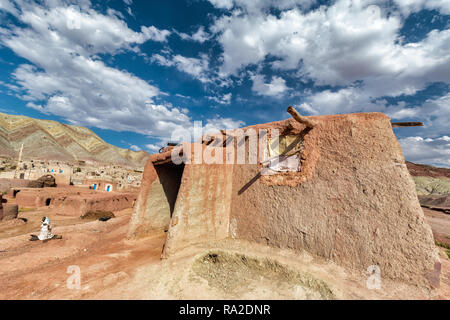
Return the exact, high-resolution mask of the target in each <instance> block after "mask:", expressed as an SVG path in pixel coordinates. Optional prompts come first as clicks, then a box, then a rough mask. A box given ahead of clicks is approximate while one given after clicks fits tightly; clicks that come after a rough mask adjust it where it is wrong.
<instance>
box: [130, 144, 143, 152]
mask: <svg viewBox="0 0 450 320" xmlns="http://www.w3.org/2000/svg"><path fill="white" fill-rule="evenodd" d="M130 149H131V150H133V151H141V150H142V149H141V148H139V147H138V146H136V145H134V144H133V145H131V146H130Z"/></svg>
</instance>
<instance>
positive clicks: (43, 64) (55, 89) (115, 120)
mask: <svg viewBox="0 0 450 320" xmlns="http://www.w3.org/2000/svg"><path fill="white" fill-rule="evenodd" d="M20 9H21V10H20V15H19V16H18V18H19V19H20V21H21V22H22V23H23V24H24V25H25V26H21V27H11V28H12V29H3V30H2V33H1V35H0V41H1V43H2V44H3V45H5V46H7V47H9V48H10V49H12V50H13V51H14V52H15V53H16V54H17V55H19V56H21V57H23V58H25V59H27V60H28V61H30V62H31V63H32V64H23V65H21V66H19V67H18V68H17V69H16V70H15V71H14V72H13V74H12V76H13V79H15V82H16V84H17V87H16V89H15V90H16V93H17V95H18V96H19V97H21V98H22V99H24V100H28V101H29V103H28V104H27V105H28V106H29V107H31V108H34V109H37V110H39V111H41V112H43V113H49V114H54V115H58V116H61V117H63V118H65V119H66V120H67V121H69V122H70V123H72V124H77V125H88V126H94V127H98V128H103V129H112V130H118V131H124V130H127V131H134V132H139V133H143V134H148V135H155V136H165V135H169V134H170V133H171V132H172V131H173V130H174V129H175V128H177V127H183V126H188V125H189V124H190V121H191V120H190V118H189V117H188V116H187V115H186V114H185V112H183V111H182V110H180V109H178V108H175V107H172V106H171V105H169V104H161V103H156V102H155V99H157V98H158V97H159V96H161V94H162V93H161V92H160V90H159V89H158V88H157V87H156V86H154V85H151V84H149V83H148V82H146V81H144V80H142V79H140V78H138V77H136V76H134V75H133V74H131V73H128V72H126V71H122V70H118V69H115V68H112V67H109V66H107V65H106V64H105V63H104V62H103V61H101V60H100V58H99V57H98V56H97V54H101V53H110V54H115V53H117V52H120V51H121V50H130V49H132V47H133V46H135V45H137V44H140V43H143V42H144V41H147V40H149V39H153V40H154V41H164V39H165V36H166V35H167V32H164V30H163V31H161V30H158V29H156V28H155V27H153V26H151V27H142V28H141V32H135V31H133V30H131V29H129V28H128V27H127V25H126V24H125V22H123V21H122V20H121V19H120V18H119V17H118V16H116V15H114V14H113V13H111V12H110V13H109V14H106V15H103V14H100V13H98V12H96V11H94V10H93V9H92V8H90V7H84V8H80V7H66V6H63V5H62V3H60V2H59V1H53V5H52V6H50V7H44V6H39V5H37V4H25V5H23V6H22V7H21V8H20ZM71 17H72V18H73V17H75V18H76V19H75V20H74V21H72V23H68V21H70V18H71ZM77 19H79V20H77ZM71 27H74V28H71Z"/></svg>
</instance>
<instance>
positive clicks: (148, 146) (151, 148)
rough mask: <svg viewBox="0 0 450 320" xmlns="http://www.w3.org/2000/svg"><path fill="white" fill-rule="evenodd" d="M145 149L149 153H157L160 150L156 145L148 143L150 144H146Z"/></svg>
mask: <svg viewBox="0 0 450 320" xmlns="http://www.w3.org/2000/svg"><path fill="white" fill-rule="evenodd" d="M145 148H146V149H147V150H148V151H150V152H151V153H155V152H158V151H159V149H161V147H160V146H157V145H155V144H151V143H150V144H146V145H145Z"/></svg>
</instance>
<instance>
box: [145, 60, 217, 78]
mask: <svg viewBox="0 0 450 320" xmlns="http://www.w3.org/2000/svg"><path fill="white" fill-rule="evenodd" d="M151 61H153V62H156V63H157V64H159V65H161V66H166V67H172V66H174V67H176V68H177V69H178V70H179V71H181V72H185V73H187V74H189V75H191V76H192V77H194V78H196V79H197V80H199V81H200V82H203V83H206V82H210V81H211V79H210V78H209V77H208V76H207V72H208V70H209V68H208V66H209V58H208V56H207V55H206V54H201V55H200V58H188V57H184V56H182V55H179V54H177V55H174V56H170V55H166V56H163V55H160V54H154V55H153V56H152V57H151Z"/></svg>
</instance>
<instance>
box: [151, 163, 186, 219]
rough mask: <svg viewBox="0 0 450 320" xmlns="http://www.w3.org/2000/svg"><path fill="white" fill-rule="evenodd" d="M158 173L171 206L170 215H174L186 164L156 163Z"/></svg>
mask: <svg viewBox="0 0 450 320" xmlns="http://www.w3.org/2000/svg"><path fill="white" fill-rule="evenodd" d="M155 170H156V173H157V174H158V178H159V181H160V182H161V185H162V186H163V189H164V193H165V195H166V197H167V201H168V202H169V206H170V217H172V214H173V210H174V209H175V202H176V201H177V196H178V190H179V189H180V185H181V177H182V176H183V171H184V164H180V165H176V164H173V163H172V162H168V163H164V164H156V165H155Z"/></svg>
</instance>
